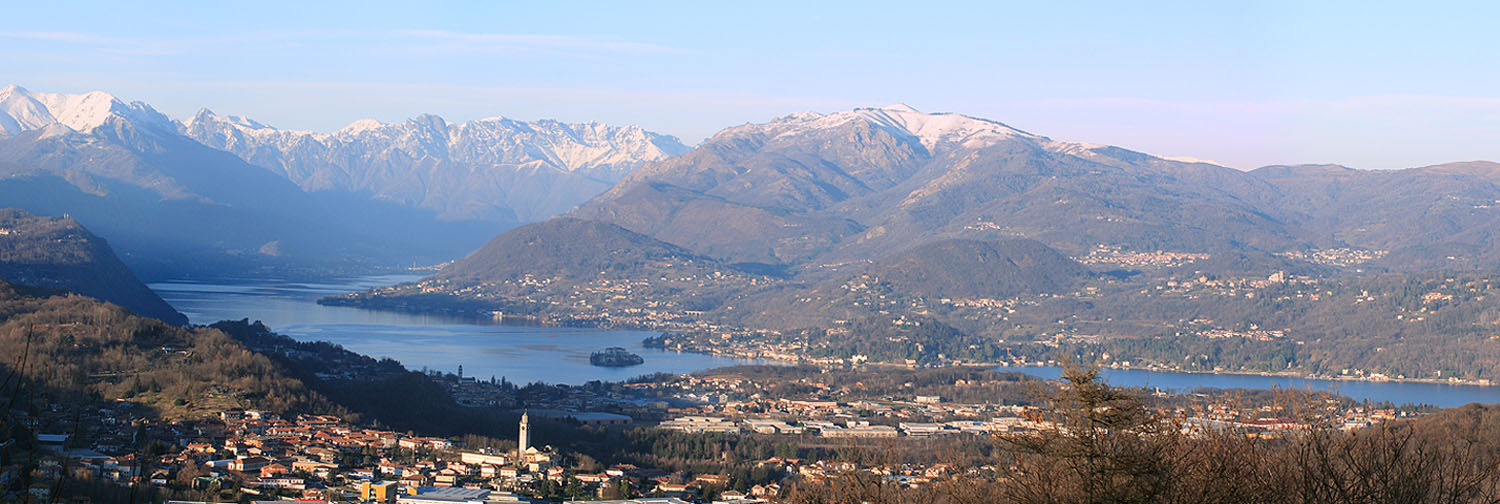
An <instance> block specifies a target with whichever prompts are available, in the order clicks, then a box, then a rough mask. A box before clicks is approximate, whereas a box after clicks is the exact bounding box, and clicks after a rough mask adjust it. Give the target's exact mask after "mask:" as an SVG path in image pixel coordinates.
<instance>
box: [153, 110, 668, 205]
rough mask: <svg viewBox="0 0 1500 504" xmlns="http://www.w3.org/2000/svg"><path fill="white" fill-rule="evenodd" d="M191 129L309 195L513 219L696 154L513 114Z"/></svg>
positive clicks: (222, 122) (203, 120)
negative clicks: (646, 167)
mask: <svg viewBox="0 0 1500 504" xmlns="http://www.w3.org/2000/svg"><path fill="white" fill-rule="evenodd" d="M182 131H183V133H184V134H186V135H188V136H190V137H192V138H194V139H196V140H198V141H199V142H202V143H204V144H205V145H208V146H211V147H214V148H218V149H222V150H226V151H229V152H232V153H234V154H235V155H237V156H239V157H240V158H242V159H244V160H246V161H248V162H250V163H251V164H255V165H258V166H262V167H265V168H268V169H270V170H272V171H275V172H277V173H280V174H283V175H284V176H286V177H287V178H288V179H290V180H291V181H292V182H294V183H296V184H297V185H298V186H300V187H302V188H303V189H304V190H307V191H324V190H334V191H349V192H358V193H367V194H371V195H373V196H374V197H376V198H379V199H383V200H387V201H392V202H396V203H400V204H403V205H410V206H416V207H421V208H426V209H431V210H434V211H437V212H438V213H439V215H440V216H441V217H443V218H449V219H483V220H500V221H512V222H515V221H520V222H524V221H532V220H540V219H544V218H547V217H550V216H552V215H556V214H559V213H562V212H565V211H567V210H568V209H569V208H572V207H573V206H574V205H577V204H578V203H580V202H583V201H585V200H587V199H588V198H591V197H593V196H595V195H597V194H599V193H601V192H603V191H604V190H605V189H608V188H609V186H610V185H613V184H614V183H615V182H616V181H618V180H619V179H620V178H621V177H623V176H624V175H625V174H627V173H629V172H630V171H632V170H634V169H636V168H638V167H640V166H641V165H642V164H644V163H646V162H650V161H656V160H660V159H663V158H666V157H670V156H673V155H676V154H680V153H682V152H686V151H687V150H688V148H687V147H686V146H684V145H682V143H681V142H679V141H678V140H677V139H676V138H674V137H671V136H667V135H662V134H658V133H653V132H650V131H646V130H643V129H641V128H640V127H638V126H611V125H605V124H599V123H584V124H568V123H562V122H558V121H552V120H541V121H532V122H525V121H517V120H513V119H507V118H503V117H497V118H489V119H480V120H475V121H469V122H463V123H456V124H449V123H448V122H446V121H444V120H443V119H442V118H441V117H437V116H433V115H422V116H418V117H415V118H412V119H409V120H407V121H405V122H401V123H381V122H379V121H375V120H373V119H363V120H359V121H356V122H354V123H353V124H350V125H349V126H347V127H345V128H343V129H340V130H338V131H335V132H332V133H318V132H311V131H294V130H282V129H276V128H273V127H271V126H267V125H265V124H262V123H259V122H256V121H254V120H250V119H246V118H242V117H237V116H223V115H218V114H215V113H213V112H211V111H209V110H206V109H205V110H202V111H199V113H198V114H197V115H195V116H193V117H192V118H191V119H189V120H187V121H186V122H184V123H183V124H182Z"/></svg>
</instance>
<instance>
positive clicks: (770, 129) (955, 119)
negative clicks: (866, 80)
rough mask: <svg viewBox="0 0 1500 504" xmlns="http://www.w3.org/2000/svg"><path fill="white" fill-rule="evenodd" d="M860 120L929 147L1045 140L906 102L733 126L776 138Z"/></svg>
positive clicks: (998, 125) (976, 119) (988, 122)
mask: <svg viewBox="0 0 1500 504" xmlns="http://www.w3.org/2000/svg"><path fill="white" fill-rule="evenodd" d="M856 121H861V122H868V123H870V124H873V125H874V126H876V127H878V128H881V129H883V130H886V131H888V132H890V133H892V134H895V135H898V136H905V137H911V138H915V139H916V140H918V141H920V142H921V143H922V146H923V147H926V148H927V149H928V150H931V149H933V148H934V147H936V146H938V145H940V144H957V145H962V146H964V147H969V148H976V147H984V146H987V145H991V144H994V143H995V142H999V141H1002V140H1008V139H1024V140H1044V139H1045V138H1043V137H1040V136H1037V135H1033V134H1031V133H1027V132H1025V131H1021V130H1018V129H1015V128H1012V127H1010V126H1007V125H1005V124H1003V123H1000V122H997V121H991V120H988V119H980V118H976V117H970V116H966V115H962V114H954V113H934V114H929V113H924V112H922V111H919V110H917V109H916V108H915V107H912V106H910V105H906V104H896V105H889V106H885V107H879V108H874V107H870V108H857V109H854V110H851V111H847V112H836V113H832V114H818V113H812V112H801V113H796V114H791V115H788V116H785V117H781V118H778V119H776V120H773V121H771V122H770V123H766V124H760V125H751V126H746V127H743V128H734V129H733V130H730V131H743V130H744V129H745V128H749V129H752V130H758V131H761V132H764V133H768V134H771V135H774V136H776V137H778V138H779V137H788V136H795V135H801V134H804V133H808V132H811V131H819V130H826V129H830V128H835V127H839V126H843V125H845V124H849V123H852V122H856Z"/></svg>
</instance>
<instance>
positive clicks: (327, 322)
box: [151, 275, 1500, 407]
mask: <svg viewBox="0 0 1500 504" xmlns="http://www.w3.org/2000/svg"><path fill="white" fill-rule="evenodd" d="M417 278H418V276H415V275H384V276H370V277H361V278H356V279H352V280H347V281H340V282H333V283H309V282H286V281H280V280H269V279H232V280H218V281H214V282H186V281H182V282H161V283H155V284H151V288H152V289H155V290H156V292H157V293H158V294H160V295H161V297H162V298H163V299H166V300H167V302H168V303H171V304H172V306H174V307H176V308H177V309H178V310H179V311H181V312H182V313H184V314H186V315H187V316H188V318H189V319H190V320H192V322H193V323H195V324H209V323H213V322H217V321H220V320H239V319H242V318H249V319H251V320H260V321H262V322H264V323H265V324H266V325H267V326H270V327H271V328H272V329H273V330H275V331H276V332H279V333H281V334H285V335H287V336H291V337H293V338H296V339H298V340H301V341H314V340H321V341H329V342H333V343H337V344H340V345H343V346H344V348H347V349H349V350H353V351H355V352H359V353H362V354H365V355H369V356H373V357H377V358H379V357H390V358H393V359H396V360H398V361H401V363H402V364H405V365H406V367H408V368H411V369H421V368H424V367H425V368H429V369H436V370H441V371H446V372H457V371H458V366H460V365H462V366H463V367H464V374H465V375H466V376H475V377H478V378H482V379H488V378H489V377H490V376H495V377H497V378H498V377H505V378H506V379H508V380H510V381H512V382H517V383H530V382H534V381H541V382H547V383H568V384H578V383H583V382H586V381H589V380H624V379H629V378H632V377H636V376H640V375H642V374H648V373H655V372H668V373H687V372H692V371H698V370H703V369H708V368H713V367H719V366H728V365H735V364H746V363H752V362H754V361H748V360H742V359H730V358H725V357H713V356H707V355H698V354H688V353H672V352H663V351H660V350H652V349H647V348H644V347H642V346H641V340H642V339H644V338H646V337H647V336H651V335H653V334H654V333H650V332H642V331H619V330H602V329H559V328H537V327H518V326H505V325H496V324H495V323H494V322H493V321H491V320H488V319H465V318H456V317H444V316H434V315H415V314H407V313H394V312H381V311H372V310H361V309H358V308H349V307H340V306H320V305H318V304H317V303H316V301H317V299H318V298H320V297H323V296H326V295H329V294H339V293H345V292H354V291H359V290H363V289H366V288H369V287H375V286H381V285H391V284H395V283H399V282H403V281H410V280H415V279H417ZM611 346H620V347H625V348H627V349H630V351H632V352H635V353H637V354H640V355H641V357H644V358H645V359H646V363H645V364H642V365H639V366H632V367H628V368H602V367H595V366H591V365H589V360H588V359H589V353H590V352H594V351H597V350H600V349H603V348H606V347H611ZM999 369H1001V370H1012V371H1020V372H1023V373H1027V374H1031V375H1034V376H1039V377H1042V378H1047V379H1055V378H1057V377H1058V376H1059V375H1060V374H1061V370H1060V369H1058V368H1056V367H1002V368H999ZM1103 376H1104V378H1105V380H1107V381H1108V382H1109V383H1111V384H1113V385H1119V386H1131V387H1148V388H1161V389H1166V390H1175V391H1186V390H1191V389H1194V388H1198V387H1212V388H1247V389H1277V388H1281V389H1312V390H1322V391H1329V392H1336V393H1339V394H1342V395H1344V396H1347V397H1351V398H1354V399H1357V400H1371V401H1390V402H1392V403H1396V404H1406V403H1411V404H1432V405H1435V406H1442V407H1454V406H1462V405H1464V404H1468V403H1471V402H1481V403H1500V387H1482V386H1469V385H1443V384H1436V383H1395V382H1360V381H1346V380H1310V379H1303V378H1291V377H1284V376H1259V375H1232V374H1220V375H1214V374H1201V373H1174V372H1161V371H1146V370H1133V369H1105V370H1103Z"/></svg>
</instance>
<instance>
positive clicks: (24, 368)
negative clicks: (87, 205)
mask: <svg viewBox="0 0 1500 504" xmlns="http://www.w3.org/2000/svg"><path fill="white" fill-rule="evenodd" d="M0 355H3V356H5V361H4V362H0V371H3V372H4V374H5V376H6V377H7V381H8V382H9V383H8V385H9V386H8V387H7V388H4V389H0V394H13V395H22V394H24V395H27V396H28V397H27V401H28V402H31V403H32V404H34V405H42V404H47V403H60V404H68V405H76V403H75V402H74V401H77V400H86V401H89V402H97V403H114V402H117V401H128V402H130V403H134V404H137V405H140V406H142V407H145V408H148V409H150V410H151V411H153V412H154V413H155V414H154V415H153V416H156V417H159V418H164V419H185V418H201V417H205V416H209V415H212V414H215V413H217V412H218V411H222V410H227V409H232V408H258V409H266V410H271V411H284V412H308V413H346V411H345V410H344V409H342V408H340V407H338V406H336V405H334V404H333V403H332V402H330V401H328V400H327V398H325V397H323V396H322V395H320V394H318V393H316V392H314V391H312V390H309V389H308V388H307V387H306V386H304V385H303V383H302V382H301V381H299V380H297V379H295V378H293V377H290V376H288V375H287V374H286V373H285V372H284V370H283V369H282V368H281V367H279V366H278V365H276V364H275V363H273V362H271V361H270V360H269V359H267V358H266V357H265V356H262V355H259V354H256V353H255V352H253V351H251V350H249V349H247V348H245V347H244V346H243V345H240V344H239V343H237V342H235V341H234V340H233V339H231V338H230V337H228V336H227V335H225V334H224V333H223V332H220V331H218V330H215V329H206V328H198V329H184V328H181V327H176V326H172V325H169V324H166V323H164V322H161V321H159V320H155V319H149V318H145V317H139V316H135V315H131V314H130V313H129V312H128V311H126V310H124V309H122V308H120V307H117V306H114V305H110V304H106V303H102V302H99V301H97V300H94V299H91V298H87V297H83V296H79V295H76V294H67V293H63V292H59V291H44V290H39V289H33V288H27V287H19V286H15V285H11V284H8V283H4V282H0ZM7 399H8V400H11V401H15V400H16V399H15V398H14V397H11V398H7Z"/></svg>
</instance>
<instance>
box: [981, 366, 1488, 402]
mask: <svg viewBox="0 0 1500 504" xmlns="http://www.w3.org/2000/svg"><path fill="white" fill-rule="evenodd" d="M995 369H996V370H999V371H1016V372H1021V373H1026V374H1029V375H1032V376H1037V377H1041V378H1046V379H1049V380H1054V379H1057V378H1058V377H1060V376H1062V369H1061V368H1059V367H1057V366H1001V367H998V368H995ZM1099 375H1100V376H1102V377H1103V378H1104V380H1105V381H1106V382H1108V383H1109V384H1110V385H1115V386H1121V387H1146V388H1160V389H1162V390H1169V391H1176V392H1184V391H1189V390H1192V389H1195V388H1199V387H1210V388H1220V389H1230V388H1240V389H1302V390H1319V391H1324V392H1333V393H1337V394H1339V395H1343V396H1345V397H1349V398H1352V399H1355V400H1359V401H1365V400H1369V401H1377V402H1378V401H1390V402H1391V403H1394V404H1431V405H1433V406H1441V407H1444V408H1452V407H1457V406H1463V405H1465V404H1468V403H1471V402H1479V403H1486V404H1491V403H1500V387H1494V386H1481V385H1446V384H1441V383H1411V382H1372V381H1355V380H1319V379H1309V378H1294V377H1289V376H1261V375H1239V374H1207V373H1179V372H1170V371H1149V370H1144V369H1109V368H1104V369H1101V370H1100V373H1099Z"/></svg>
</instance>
